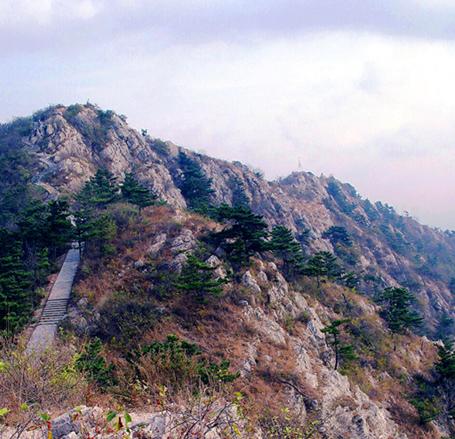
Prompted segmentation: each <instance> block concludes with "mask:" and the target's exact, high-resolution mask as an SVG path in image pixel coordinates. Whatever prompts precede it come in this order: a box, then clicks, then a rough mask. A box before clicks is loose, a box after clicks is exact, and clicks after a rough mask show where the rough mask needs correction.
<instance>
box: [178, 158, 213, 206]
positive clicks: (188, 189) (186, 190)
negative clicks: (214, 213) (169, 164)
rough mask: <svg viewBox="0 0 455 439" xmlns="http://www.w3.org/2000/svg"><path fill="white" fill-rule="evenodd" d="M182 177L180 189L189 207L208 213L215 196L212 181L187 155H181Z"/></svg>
mask: <svg viewBox="0 0 455 439" xmlns="http://www.w3.org/2000/svg"><path fill="white" fill-rule="evenodd" d="M179 165H180V168H181V170H182V177H181V179H180V181H179V188H180V191H181V192H182V195H183V197H184V198H185V200H186V202H187V204H188V207H189V208H190V209H192V210H194V211H197V212H200V213H207V212H208V209H209V206H210V201H211V197H212V194H213V190H212V188H211V187H212V180H211V179H210V178H207V177H206V175H205V174H204V171H203V170H202V168H201V167H200V166H199V164H198V163H197V162H196V161H194V160H192V159H190V158H189V157H188V156H187V155H186V154H185V153H183V152H181V153H180V154H179Z"/></svg>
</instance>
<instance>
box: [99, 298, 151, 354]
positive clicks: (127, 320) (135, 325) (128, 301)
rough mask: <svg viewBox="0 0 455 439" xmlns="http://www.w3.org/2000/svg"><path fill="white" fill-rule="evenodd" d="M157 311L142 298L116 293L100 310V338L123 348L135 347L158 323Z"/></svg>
mask: <svg viewBox="0 0 455 439" xmlns="http://www.w3.org/2000/svg"><path fill="white" fill-rule="evenodd" d="M156 315H157V314H156V309H155V307H154V306H153V305H152V304H151V303H150V302H147V301H145V300H144V299H142V298H138V297H134V296H131V295H129V294H127V293H116V294H114V295H113V297H112V298H111V299H110V300H108V301H107V302H106V303H105V304H104V305H103V307H102V308H101V309H100V319H99V322H98V328H99V336H100V337H101V338H102V339H103V340H106V341H109V342H111V343H113V344H115V345H117V346H119V347H121V348H128V347H131V346H133V345H135V344H136V343H137V342H138V341H139V340H140V338H141V337H142V335H143V334H144V332H145V331H147V330H149V329H151V328H153V326H154V325H155V322H156Z"/></svg>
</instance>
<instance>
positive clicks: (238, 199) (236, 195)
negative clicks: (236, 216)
mask: <svg viewBox="0 0 455 439" xmlns="http://www.w3.org/2000/svg"><path fill="white" fill-rule="evenodd" d="M231 186H232V207H249V206H250V200H249V199H248V197H247V196H246V193H245V186H244V184H243V181H242V180H240V178H239V177H234V178H233V179H232V180H231Z"/></svg>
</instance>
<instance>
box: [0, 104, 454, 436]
mask: <svg viewBox="0 0 455 439" xmlns="http://www.w3.org/2000/svg"><path fill="white" fill-rule="evenodd" d="M0 170H1V171H2V175H3V176H4V178H2V182H1V183H0V200H1V202H2V206H3V207H2V209H1V212H0V227H1V231H2V232H1V236H0V242H2V244H3V243H4V245H3V250H2V252H0V262H2V264H3V268H0V297H2V298H6V299H5V300H6V301H9V303H10V305H8V306H9V308H6V307H5V309H4V310H3V308H2V310H3V311H2V312H3V313H4V315H3V316H2V315H1V314H0V317H2V319H3V320H2V322H3V323H2V325H3V326H2V330H3V332H4V333H5V334H7V335H5V339H4V341H3V342H2V356H1V357H0V393H1V394H2V396H0V420H1V421H2V422H3V424H0V435H1V434H3V433H1V432H2V431H3V432H4V434H5V435H7V436H5V437H19V436H14V435H17V434H18V431H20V434H22V435H24V436H23V437H42V436H39V435H43V434H48V432H53V434H54V437H62V438H63V437H65V438H68V439H69V438H76V437H81V438H82V437H84V438H85V437H125V436H124V435H130V436H131V437H138V438H139V437H140V438H148V437H150V438H180V437H182V438H204V437H207V438H228V437H229V438H231V437H244V438H258V439H259V438H291V439H292V438H327V439H332V438H333V439H340V438H353V439H390V438H394V439H395V438H396V439H399V438H408V439H414V438H451V437H454V435H455V423H454V416H455V415H454V413H455V412H454V410H455V405H454V404H455V395H454V388H455V385H454V372H453V370H454V369H453V367H454V355H455V354H454V353H453V348H452V345H451V344H450V341H449V340H450V338H451V336H453V334H454V325H453V318H455V310H454V303H455V233H454V232H451V231H442V230H438V229H435V228H431V227H429V226H425V225H422V224H419V222H418V221H416V220H415V219H414V218H412V217H410V216H403V215H400V214H398V213H397V212H396V211H395V210H394V209H393V208H392V207H391V206H389V205H387V204H384V203H382V202H375V203H373V202H370V201H369V200H367V199H365V198H362V197H361V196H360V195H359V194H358V193H357V192H356V190H355V188H354V187H352V186H351V185H350V184H348V183H342V182H340V181H338V180H337V179H335V178H333V177H326V176H315V175H314V174H312V173H311V172H297V173H293V174H291V175H289V176H288V177H286V178H282V179H279V180H276V181H267V180H266V179H265V178H264V176H263V175H262V174H261V172H259V171H257V170H256V171H255V170H253V169H251V168H249V167H248V166H246V165H243V164H242V163H240V162H227V161H223V160H219V159H215V158H211V157H208V156H206V155H202V154H198V153H195V152H193V151H190V150H188V149H186V148H183V147H180V146H177V145H175V144H173V143H171V142H169V141H166V142H164V141H162V140H160V139H156V138H153V137H152V136H151V135H149V134H148V133H147V132H146V131H145V130H143V131H142V132H141V133H139V132H137V131H136V130H134V129H132V128H130V127H129V126H128V123H127V119H126V117H125V116H122V115H118V114H116V113H114V112H112V111H105V110H102V109H100V108H98V107H97V106H95V105H92V104H86V105H79V104H76V105H71V106H68V107H66V106H61V105H60V106H53V107H50V108H48V109H45V110H42V111H39V112H37V113H35V114H34V115H33V116H31V117H29V118H22V119H17V120H15V121H13V122H11V123H9V124H5V125H1V126H0ZM63 203H64V204H63ZM58 209H60V210H58ZM57 211H58V213H56V212H57ZM18 218H19V219H18ZM70 220H72V221H70ZM65 221H66V222H65ZM63 225H64V226H65V227H63ZM41 229H42V230H43V232H42V235H40V233H41V232H39V230H41ZM63 232H64V233H63ZM63 236H66V238H62V237H63ZM57 242H58V245H57ZM71 242H73V243H74V245H75V246H76V245H77V246H78V247H79V248H80V254H81V259H82V260H81V263H80V266H79V269H78V273H77V275H76V279H75V281H74V284H73V285H72V287H73V288H72V296H71V299H70V303H69V307H68V309H67V311H66V314H65V316H64V318H63V319H62V320H61V321H60V322H59V331H58V332H59V335H57V336H56V339H55V340H54V342H53V344H51V345H49V347H48V348H47V350H46V351H45V352H46V354H45V355H42V353H35V354H32V355H30V354H29V353H27V352H29V351H27V349H25V347H24V346H25V344H26V342H27V340H28V338H29V336H30V333H31V331H32V330H33V326H34V325H37V324H39V319H40V310H41V309H42V308H43V307H44V309H46V308H45V306H46V300H47V296H48V293H49V291H51V288H52V281H53V280H55V277H56V274H57V272H58V270H59V269H60V267H61V265H62V263H63V259H64V256H65V254H66V251H67V249H68V246H69V245H70V244H71ZM73 252H74V249H73ZM14 264H16V265H14ZM21 264H22V265H21ZM13 265H14V266H15V267H16V268H14V267H13ZM19 266H20V268H19ZM6 267H8V270H10V271H7V268H6ZM13 268H14V270H15V271H12V270H13ZM21 270H22V271H21ZM25 271H27V272H29V273H31V274H30V276H31V277H33V281H31V280H30V276H29V277H28V278H27V282H25V280H24V279H25V278H21V275H20V273H19V272H21V273H22V272H25ZM42 272H43V273H45V274H44V275H41V274H40V273H42ZM11 273H13V274H11ZM2 276H3V278H2ZM2 279H3V280H2ZM6 279H8V281H7V280H6ZM11 279H14V288H13V286H12V283H13V282H12V281H11ZM12 291H14V294H15V296H14V297H13V296H12V294H13V293H12ZM21 291H27V294H26V295H25V294H22V293H21ZM9 292H10V293H9ZM8 294H10V296H8ZM21 294H22V295H21ZM17 297H19V298H21V299H20V300H19V299H16V298H17ZM26 297H27V299H25V298H26ZM30 297H31V298H32V299H30V303H28V302H27V303H28V305H27V307H26V308H21V307H19V306H16V302H18V301H22V302H23V301H25V300H29V298H30ZM2 300H3V299H2ZM15 301H16V302H15ZM48 306H49V305H48ZM11 309H14V310H15V311H14V312H15V314H14V315H13V314H12V313H11V311H10V310H11ZM60 311H61V310H60V309H59V312H60ZM19 315H20V316H21V317H20V318H19V317H17V316H19ZM16 317H17V318H16ZM53 323H55V322H54V321H53ZM11 328H13V329H14V330H12V329H11ZM18 383H21V386H22V387H21V391H20V392H17V391H16V389H17V385H18ZM2 407H4V408H3V409H2ZM2 410H3V411H2ZM2 429H3V430H2ZM8 435H9V436H8Z"/></svg>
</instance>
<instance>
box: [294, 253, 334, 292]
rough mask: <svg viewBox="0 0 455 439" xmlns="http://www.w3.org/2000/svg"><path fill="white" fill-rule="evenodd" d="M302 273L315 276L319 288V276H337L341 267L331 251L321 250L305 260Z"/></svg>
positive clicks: (330, 277) (331, 277)
mask: <svg viewBox="0 0 455 439" xmlns="http://www.w3.org/2000/svg"><path fill="white" fill-rule="evenodd" d="M303 273H304V274H306V275H307V276H312V277H316V279H317V284H318V288H320V287H321V277H327V278H329V279H334V278H337V277H339V276H340V275H341V268H340V266H339V265H338V262H337V258H336V257H335V256H334V255H333V254H332V253H330V252H326V251H321V252H317V253H315V254H314V255H313V256H312V257H311V258H310V259H309V260H308V261H307V263H306V264H305V266H304V268H303Z"/></svg>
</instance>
